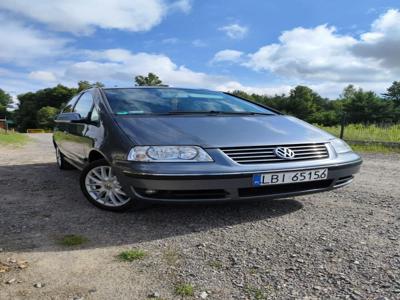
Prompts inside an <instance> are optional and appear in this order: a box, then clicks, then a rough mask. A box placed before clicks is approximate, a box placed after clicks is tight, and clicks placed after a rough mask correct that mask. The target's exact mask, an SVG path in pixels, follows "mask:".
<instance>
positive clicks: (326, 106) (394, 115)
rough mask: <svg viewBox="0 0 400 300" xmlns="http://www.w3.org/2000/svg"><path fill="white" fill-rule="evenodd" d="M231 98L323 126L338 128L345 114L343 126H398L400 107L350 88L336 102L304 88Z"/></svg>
mask: <svg viewBox="0 0 400 300" xmlns="http://www.w3.org/2000/svg"><path fill="white" fill-rule="evenodd" d="M233 94H234V95H237V96H239V97H242V98H246V99H249V100H251V101H255V102H258V103H260V104H264V105H267V106H270V107H272V108H275V109H277V110H279V111H281V112H283V113H286V114H290V115H293V116H295V117H298V118H300V119H303V120H305V121H307V122H310V123H316V124H321V125H324V126H333V125H337V124H340V121H341V119H342V116H343V115H344V114H345V117H346V123H364V124H368V123H398V122H400V105H399V106H396V102H395V100H389V99H388V98H381V97H379V96H378V95H376V94H375V93H373V92H369V91H367V92H366V91H363V90H362V89H358V90H357V89H355V88H354V86H352V85H349V86H347V87H346V88H345V89H344V90H343V93H342V94H341V96H340V98H339V99H337V100H335V101H332V100H329V99H326V98H323V97H321V96H320V95H318V94H317V93H316V92H314V91H313V90H311V89H310V88H308V87H305V86H297V87H295V88H294V89H292V90H291V91H290V93H289V95H287V96H286V95H275V96H267V95H256V94H247V93H246V92H244V91H234V92H233ZM391 99H394V98H391Z"/></svg>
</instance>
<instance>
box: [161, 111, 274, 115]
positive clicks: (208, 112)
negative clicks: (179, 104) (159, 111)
mask: <svg viewBox="0 0 400 300" xmlns="http://www.w3.org/2000/svg"><path fill="white" fill-rule="evenodd" d="M166 114H168V115H185V114H203V115H206V114H207V115H208V114H209V115H267V116H271V115H273V114H271V113H263V112H253V111H218V110H207V111H170V112H168V113H166Z"/></svg>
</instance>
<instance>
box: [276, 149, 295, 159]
mask: <svg viewBox="0 0 400 300" xmlns="http://www.w3.org/2000/svg"><path fill="white" fill-rule="evenodd" d="M274 152H275V155H276V156H278V157H279V158H282V159H292V158H294V155H295V154H294V151H293V150H292V149H290V148H286V147H277V148H275V150H274Z"/></svg>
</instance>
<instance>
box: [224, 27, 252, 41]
mask: <svg viewBox="0 0 400 300" xmlns="http://www.w3.org/2000/svg"><path fill="white" fill-rule="evenodd" d="M218 30H220V31H223V32H225V33H226V35H227V36H228V37H230V38H231V39H242V38H244V37H245V36H246V34H247V32H248V28H247V27H246V26H240V25H239V24H230V25H226V26H223V27H220V28H218Z"/></svg>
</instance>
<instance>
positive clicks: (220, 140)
mask: <svg viewBox="0 0 400 300" xmlns="http://www.w3.org/2000/svg"><path fill="white" fill-rule="evenodd" d="M116 121H117V123H118V125H119V126H120V128H121V129H122V130H123V131H124V132H125V134H127V135H128V137H129V138H130V139H131V140H132V141H133V142H134V143H135V144H136V145H197V146H201V147H204V148H219V147H240V146H260V145H284V144H299V143H317V142H326V141H328V140H329V139H331V138H333V136H332V135H330V134H328V133H326V132H325V131H323V130H320V129H318V128H316V127H314V126H312V125H310V124H308V123H306V122H304V121H301V120H299V119H297V118H294V117H289V116H281V115H274V116H220V115H219V116H187V115H186V116H151V117H149V116H117V117H116Z"/></svg>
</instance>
